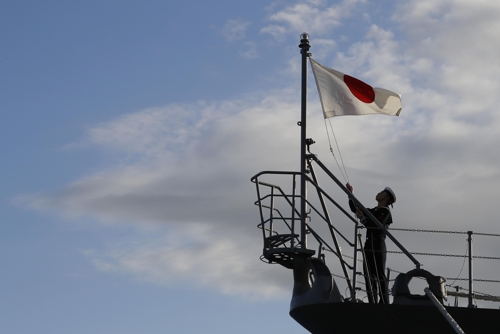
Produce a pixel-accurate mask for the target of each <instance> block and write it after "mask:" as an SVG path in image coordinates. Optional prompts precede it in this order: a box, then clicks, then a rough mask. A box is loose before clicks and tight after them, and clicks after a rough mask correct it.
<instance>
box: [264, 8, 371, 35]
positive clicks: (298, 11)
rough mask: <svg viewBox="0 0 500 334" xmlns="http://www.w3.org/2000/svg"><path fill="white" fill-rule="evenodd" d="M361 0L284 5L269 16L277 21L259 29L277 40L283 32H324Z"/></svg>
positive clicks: (338, 22) (338, 23)
mask: <svg viewBox="0 0 500 334" xmlns="http://www.w3.org/2000/svg"><path fill="white" fill-rule="evenodd" d="M360 2H364V1H363V0H345V1H343V2H341V3H340V4H338V5H333V6H329V7H326V6H325V5H326V2H325V1H305V2H299V3H296V4H293V5H290V6H288V7H286V8H285V9H283V10H281V11H278V12H277V13H273V14H271V15H270V16H269V19H268V20H269V21H273V22H277V23H278V24H271V25H269V26H266V27H264V28H262V29H261V32H263V33H270V34H271V35H273V37H274V38H275V39H277V40H280V38H281V35H283V34H285V33H289V32H292V33H302V32H304V31H306V32H308V33H310V34H318V35H319V34H325V33H327V32H329V31H330V30H331V29H332V28H334V27H337V26H339V25H341V19H343V18H345V17H348V16H350V13H351V10H352V9H353V8H354V7H355V5H356V4H358V3H360Z"/></svg>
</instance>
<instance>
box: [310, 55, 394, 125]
mask: <svg viewBox="0 0 500 334" xmlns="http://www.w3.org/2000/svg"><path fill="white" fill-rule="evenodd" d="M310 60H311V67H312V69H313V73H314V78H315V79H316V85H317V86H318V92H319V98H320V101H321V106H322V107H323V114H324V116H325V118H329V117H333V116H343V115H369V114H385V115H390V116H399V114H400V113H401V109H402V108H403V107H402V105H401V96H400V95H399V94H396V93H394V92H391V91H389V90H387V89H382V88H373V87H372V86H370V85H368V84H366V83H364V82H363V81H361V80H358V79H356V78H353V77H351V76H349V75H347V74H344V73H341V72H339V71H336V70H334V69H331V68H328V67H326V66H323V65H321V64H320V63H318V62H317V61H315V60H314V59H312V58H310Z"/></svg>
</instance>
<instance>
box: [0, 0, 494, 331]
mask: <svg viewBox="0 0 500 334" xmlns="http://www.w3.org/2000/svg"><path fill="white" fill-rule="evenodd" d="M499 16H500V4H499V3H498V2H497V1H496V0H482V1H477V0H475V1H466V0H460V1H445V0H433V1H430V0H418V1H417V0H408V1H376V2H375V1H362V0H345V1H323V0H309V1H244V2H243V1H218V0H215V1H210V2H206V1H183V2H167V1H142V2H139V1H74V2H63V1H44V2H43V3H42V2H36V1H10V0H5V1H2V3H1V4H0V45H1V46H2V47H1V48H0V92H1V93H0V113H1V122H0V136H1V137H0V138H1V140H0V152H1V154H2V163H1V164H0V167H1V169H0V171H1V173H0V180H1V185H2V187H1V191H0V205H1V210H0V264H1V267H2V274H1V275H0V298H1V299H2V303H0V331H1V332H5V333H33V332H37V333H68V332H71V333H115V332H121V333H138V332H141V333H235V332H238V333H270V332H276V331H278V330H279V331H286V332H288V333H304V332H305V331H304V330H303V329H302V328H301V327H300V326H299V325H297V324H296V323H295V322H294V321H293V320H292V319H291V318H289V316H288V307H289V298H290V294H291V290H290V287H291V284H292V277H291V273H290V272H289V271H287V270H285V269H282V268H279V267H278V266H269V265H265V264H263V263H262V262H260V261H259V255H260V252H261V248H262V244H261V240H260V234H259V230H257V228H256V225H257V224H258V219H259V216H258V211H257V209H256V208H255V207H253V205H252V203H253V201H254V200H255V197H256V195H255V193H254V188H253V187H252V184H251V183H250V182H249V179H250V177H251V176H253V175H254V174H256V173H257V172H259V171H261V170H271V169H286V170H290V169H297V168H298V128H297V126H296V125H295V123H296V121H297V120H298V118H299V113H300V95H299V88H300V72H299V66H300V54H299V48H298V47H297V45H298V43H299V35H300V33H302V32H303V31H307V32H309V34H310V36H311V44H312V48H311V52H312V54H313V57H314V58H315V59H316V60H318V61H320V62H321V63H323V64H325V65H326V66H330V67H333V68H335V69H337V70H339V71H342V72H344V73H348V74H350V75H353V76H356V77H358V78H360V79H362V80H364V81H366V82H368V83H370V84H372V85H374V86H378V87H384V88H387V89H390V90H393V91H396V92H398V93H400V94H401V95H402V98H403V112H402V114H401V117H399V118H395V117H394V118H393V117H379V116H367V117H359V118H353V117H344V118H336V119H334V120H333V121H332V122H333V124H334V127H335V129H336V135H337V138H338V139H339V142H340V146H341V149H342V155H343V157H344V161H345V163H346V167H347V170H348V173H349V177H350V180H351V182H352V183H353V184H354V187H355V189H356V194H357V195H358V196H359V198H360V199H361V200H362V201H363V202H365V203H366V205H367V206H371V205H374V204H375V203H374V200H373V195H374V194H376V193H377V192H378V190H379V189H380V188H383V187H385V186H387V185H390V186H391V187H392V188H393V189H394V190H395V191H396V193H397V194H398V205H397V206H395V208H394V210H393V215H394V216H395V222H396V224H398V226H399V227H405V228H429V229H440V230H458V231H467V230H474V231H477V232H485V233H500V231H499V228H498V224H497V223H496V219H497V218H496V217H497V212H496V207H497V199H498V196H499V195H500V194H499V192H498V189H500V177H499V176H500V168H499V167H498V166H500V163H499V162H500V154H499V153H498V152H499V150H498V148H497V146H498V145H497V143H498V141H499V140H500V117H499V116H498V112H497V110H496V109H497V106H498V105H499V102H500V98H499V97H498V94H497V92H498V91H499V88H500V81H499V79H498V78H499V77H500V76H499V74H500V65H499V64H498V54H500V42H499V41H500V38H499V37H500V36H499V34H500V27H499V23H498V22H500V21H499V20H498V17H499ZM312 83H313V82H312V80H311V81H310V85H309V88H310V91H309V100H310V101H309V115H310V117H311V129H310V132H311V133H313V134H314V135H313V137H314V139H315V140H316V141H317V143H318V144H317V146H316V147H315V150H316V153H318V154H319V155H320V157H321V158H322V160H324V161H327V162H328V163H329V164H331V165H330V166H332V169H333V170H334V172H335V169H334V168H335V165H334V162H333V160H332V159H331V157H330V156H329V151H328V147H327V145H326V134H325V131H324V123H323V120H322V114H321V110H320V106H319V104H318V98H317V94H316V92H315V87H314V86H313V85H312ZM398 236H399V235H398ZM400 237H401V238H402V239H403V240H402V241H403V243H405V242H406V243H405V244H409V248H410V249H411V250H412V251H426V250H429V251H433V252H440V253H450V252H451V253H459V254H463V253H464V250H465V242H464V240H462V239H465V237H463V238H461V237H458V238H457V239H433V237H425V239H424V241H417V240H416V239H415V238H414V237H413V236H412V237H409V236H408V235H405V234H403V233H401V235H400ZM405 238H406V239H405ZM477 238H478V239H476V240H475V247H476V249H477V254H478V255H485V256H498V254H499V252H500V249H499V247H498V243H496V242H494V240H490V239H487V238H483V239H481V238H479V237H477ZM445 246H446V247H445ZM448 247H449V248H448ZM389 248H391V247H390V246H389ZM450 248H451V250H450ZM390 261H393V262H392V263H393V265H394V266H396V267H397V265H399V264H400V263H402V262H401V261H400V260H399V259H397V258H394V257H393V258H392V260H391V258H389V266H391V264H390V263H391V262H390ZM447 261H450V262H449V266H445V265H443V262H439V261H436V260H434V259H426V260H425V261H424V268H426V269H428V270H431V271H433V273H435V274H441V275H443V276H445V277H454V276H453V275H455V276H456V275H457V274H458V272H459V268H460V266H461V261H460V260H459V261H458V262H456V261H455V262H453V263H452V260H447ZM477 262H478V263H477V264H476V265H475V268H476V270H477V273H476V276H477V277H480V278H490V279H492V278H495V277H496V279H498V277H499V274H500V273H499V272H498V269H497V268H498V265H497V263H495V262H494V263H489V264H486V263H483V262H480V261H479V260H478V261H477ZM396 264H397V265H396ZM446 264H448V262H446ZM448 267H449V268H448ZM398 268H401V270H403V271H405V270H409V269H411V268H406V267H404V265H403V264H401V266H400V267H398ZM441 269H442V270H444V271H445V272H444V273H440V272H438V271H440V270H441ZM462 277H465V276H463V274H462ZM477 289H478V290H479V291H482V292H487V293H491V294H495V291H498V289H495V286H494V285H491V284H490V285H487V284H483V285H478V286H477ZM496 307H498V305H497V306H496Z"/></svg>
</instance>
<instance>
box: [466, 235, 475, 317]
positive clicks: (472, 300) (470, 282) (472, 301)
mask: <svg viewBox="0 0 500 334" xmlns="http://www.w3.org/2000/svg"><path fill="white" fill-rule="evenodd" d="M467 234H468V235H469V238H468V239H467V241H468V243H469V305H468V307H470V308H473V307H474V299H473V297H474V291H473V273H472V234H473V232H472V231H468V232H467Z"/></svg>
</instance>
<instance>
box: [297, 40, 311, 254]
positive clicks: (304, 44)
mask: <svg viewBox="0 0 500 334" xmlns="http://www.w3.org/2000/svg"><path fill="white" fill-rule="evenodd" d="M310 47H311V46H310V44H309V34H308V33H306V32H304V33H302V34H301V35H300V45H299V48H300V53H301V54H302V93H301V118H300V123H299V125H300V134H301V135H300V172H301V178H300V197H301V200H300V219H301V227H300V237H301V240H300V241H301V248H304V249H305V248H307V239H306V225H307V203H306V200H307V183H306V178H305V174H306V171H307V161H306V154H307V152H306V138H307V134H306V125H307V58H308V57H309V56H310V55H311V54H310V53H309V48H310Z"/></svg>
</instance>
